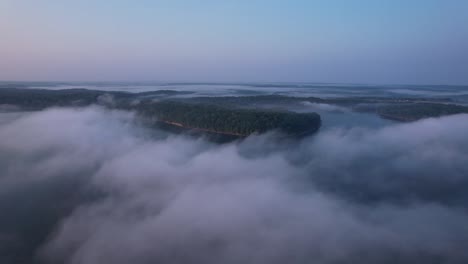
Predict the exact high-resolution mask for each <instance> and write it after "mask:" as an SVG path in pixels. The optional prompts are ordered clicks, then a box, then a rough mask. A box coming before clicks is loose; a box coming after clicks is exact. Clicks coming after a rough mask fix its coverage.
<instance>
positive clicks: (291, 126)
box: [136, 101, 321, 136]
mask: <svg viewBox="0 0 468 264" xmlns="http://www.w3.org/2000/svg"><path fill="white" fill-rule="evenodd" d="M136 110H137V111H138V112H139V113H141V114H143V115H145V116H150V117H156V118H157V119H158V120H159V121H160V122H165V123H169V124H173V125H177V126H182V127H186V128H195V129H200V130H205V131H210V132H215V133H225V134H231V135H238V136H247V135H250V134H252V133H256V132H257V133H263V132H266V131H269V130H273V129H278V130H280V131H282V132H284V133H287V134H291V135H304V134H309V133H314V132H316V131H317V130H318V129H319V128H320V125H321V120H320V116H319V115H318V114H316V113H293V112H273V111H262V110H256V109H238V108H224V107H220V106H216V105H210V104H198V103H183V102H177V101H161V102H146V103H141V104H139V105H138V106H136Z"/></svg>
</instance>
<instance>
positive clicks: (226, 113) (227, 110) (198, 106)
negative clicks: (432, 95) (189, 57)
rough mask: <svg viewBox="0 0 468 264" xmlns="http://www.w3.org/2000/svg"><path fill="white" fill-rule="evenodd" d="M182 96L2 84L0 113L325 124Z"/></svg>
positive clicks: (218, 125) (299, 126)
mask: <svg viewBox="0 0 468 264" xmlns="http://www.w3.org/2000/svg"><path fill="white" fill-rule="evenodd" d="M181 94H187V92H178V91H154V92H145V93H125V92H104V91H95V90H86V89H70V90H40V89H14V88H2V89H0V111H1V110H2V108H5V109H10V110H11V109H12V108H15V107H18V108H19V109H22V110H41V109H44V108H47V107H57V106H60V107H66V106H75V107H76V106H78V107H79V106H86V105H91V104H100V105H104V106H106V107H110V108H114V109H115V108H116V109H125V110H131V111H135V112H137V113H139V114H140V115H142V116H144V117H146V118H150V119H153V120H155V122H159V123H165V124H167V125H170V126H174V127H179V128H183V129H191V130H198V131H204V132H210V133H217V134H224V135H231V136H236V137H244V136H248V135H250V134H252V133H263V132H266V131H269V130H279V131H281V132H284V133H286V134H288V135H294V136H302V135H308V134H310V133H314V132H316V131H317V130H318V129H319V128H320V125H321V119H320V116H319V115H318V114H316V113H304V114H303V113H295V112H288V111H274V110H261V109H241V108H238V107H236V106H233V105H229V106H227V107H223V106H220V105H219V104H214V103H202V102H192V103H190V102H187V101H184V100H178V101H175V100H170V99H167V96H173V95H181ZM214 100H216V99H214Z"/></svg>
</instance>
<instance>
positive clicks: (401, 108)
mask: <svg viewBox="0 0 468 264" xmlns="http://www.w3.org/2000/svg"><path fill="white" fill-rule="evenodd" d="M377 113H378V114H379V115H380V116H381V117H383V118H387V119H392V120H397V121H415V120H419V119H422V118H428V117H441V116H446V115H454V114H461V113H468V107H466V106H461V105H453V104H435V103H412V104H400V105H386V106H382V107H379V108H378V109H377Z"/></svg>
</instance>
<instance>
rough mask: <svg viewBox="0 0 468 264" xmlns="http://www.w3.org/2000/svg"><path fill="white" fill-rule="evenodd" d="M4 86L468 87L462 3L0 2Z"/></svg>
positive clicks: (467, 6)
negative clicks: (228, 83) (308, 84)
mask: <svg viewBox="0 0 468 264" xmlns="http://www.w3.org/2000/svg"><path fill="white" fill-rule="evenodd" d="M0 58H1V60H0V80H60V81H72V80H75V81H105V80H109V81H118V80H122V81H150V80H154V81H207V82H209V81H212V82H219V81H235V82H236V81H240V82H249V81H268V82H282V81H284V82H337V83H388V84H398V83H402V84H404V83H407V84H468V1H465V0H356V1H349V0H315V1H314V0H308V1H307V0H290V1H286V0H284V1H279V0H269V1H267V0H248V1H247V0H245V1H243V0H237V1H235V0H225V1H222V0H217V1H215V0H205V1H195V0H186V1H181V0H172V1H171V0H167V1H157V0H156V1H145V0H139V1H134V0H113V1H110V0H109V1H104V0H103V1H95V0H81V1H72V0H41V1H36V0H29V1H28V0H0Z"/></svg>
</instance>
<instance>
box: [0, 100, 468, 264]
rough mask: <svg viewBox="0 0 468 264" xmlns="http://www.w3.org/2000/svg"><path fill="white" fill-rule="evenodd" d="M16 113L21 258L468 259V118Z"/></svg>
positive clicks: (3, 196) (2, 190)
mask: <svg viewBox="0 0 468 264" xmlns="http://www.w3.org/2000/svg"><path fill="white" fill-rule="evenodd" d="M0 124H1V125H0V137H1V138H2V141H0V177H1V178H0V208H1V209H2V211H1V214H2V217H1V219H2V220H0V254H1V256H0V260H1V259H2V258H3V259H4V260H5V261H6V262H5V263H7V262H8V261H9V262H14V261H18V260H24V261H30V260H31V259H34V260H37V261H41V262H43V263H73V264H97V263H116V264H119V263H324V264H329V263H466V262H467V261H468V252H467V251H466V245H467V244H468V225H467V224H466V223H468V213H467V209H468V196H467V194H466V190H464V189H465V188H464V187H465V186H467V184H468V138H467V137H466V133H467V132H468V115H458V116H451V117H445V118H441V119H428V120H423V121H420V122H415V123H411V124H403V125H393V126H389V127H386V128H382V129H377V130H364V129H351V130H332V131H325V132H322V133H319V134H318V135H316V136H314V137H311V138H307V139H304V140H302V141H300V142H289V143H288V142H284V141H282V142H276V141H275V140H276V139H275V135H262V136H253V137H251V138H248V139H246V140H245V141H244V142H237V143H231V144H224V145H215V144H212V143H209V142H206V141H204V140H203V139H194V138H189V137H184V136H169V137H166V136H165V135H164V134H162V133H159V132H157V131H156V132H154V131H149V130H146V129H144V128H143V127H142V126H140V124H139V123H138V120H137V119H136V118H135V117H134V116H133V115H132V114H131V113H128V112H116V111H109V110H104V109H102V108H96V107H89V108H83V109H51V110H46V111H42V112H38V113H29V114H24V115H23V116H21V117H18V118H15V119H11V120H8V121H5V122H0ZM15 252H16V253H15ZM18 252H19V253H18ZM2 263H3V262H2Z"/></svg>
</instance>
